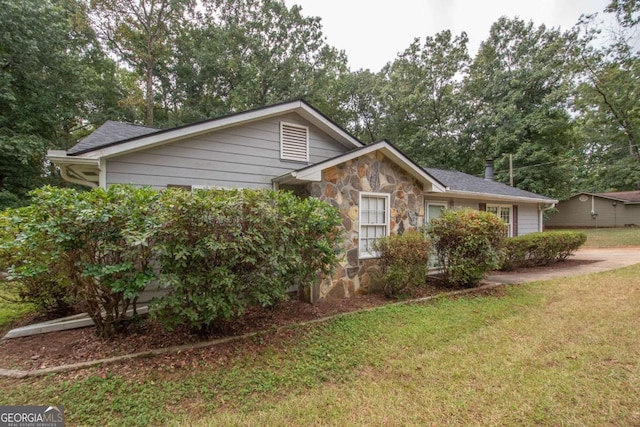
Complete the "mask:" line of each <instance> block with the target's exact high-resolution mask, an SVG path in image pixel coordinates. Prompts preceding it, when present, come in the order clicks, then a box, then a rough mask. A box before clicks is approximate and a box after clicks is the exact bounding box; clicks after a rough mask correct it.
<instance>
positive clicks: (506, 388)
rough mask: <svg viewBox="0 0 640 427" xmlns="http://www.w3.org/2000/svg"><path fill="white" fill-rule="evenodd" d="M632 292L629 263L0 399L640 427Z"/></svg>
mask: <svg viewBox="0 0 640 427" xmlns="http://www.w3.org/2000/svg"><path fill="white" fill-rule="evenodd" d="M639 289H640V265H636V266H632V267H629V268H626V269H621V270H617V271H612V272H606V273H600V274H596V275H591V276H582V277H575V278H568V279H559V280H554V281H547V282H539V283H533V284H528V285H522V286H519V287H511V288H508V289H507V291H506V295H504V296H499V297H497V296H483V297H466V298H458V299H441V300H438V301H437V302H434V303H430V304H423V305H409V306H394V307H386V308H383V309H380V310H377V311H374V312H366V313H358V314H354V315H350V316H348V317H343V318H340V319H337V320H334V321H331V322H329V323H326V324H322V325H316V326H313V327H304V328H299V329H298V330H297V331H295V332H294V333H293V336H292V337H290V338H289V340H285V341H284V343H282V345H276V344H265V345H262V346H260V343H259V342H258V341H260V340H257V341H254V344H257V345H258V347H257V348H258V350H255V351H251V352H244V351H243V350H242V347H238V349H237V351H235V352H234V353H233V354H232V355H231V356H230V359H228V360H225V361H221V362H220V363H208V364H205V363H203V364H201V365H196V366H191V367H190V368H189V369H179V368H174V367H170V366H163V365H162V361H161V360H157V359H149V360H148V361H147V362H146V363H148V364H149V365H150V366H154V368H153V369H151V370H149V371H148V373H145V372H144V371H140V370H134V371H129V372H128V373H126V374H125V375H121V374H119V373H117V372H118V369H117V368H116V367H113V368H112V370H113V371H114V373H113V374H109V375H97V372H98V371H88V372H84V373H80V374H79V373H70V374H65V375H58V376H50V377H46V378H40V379H27V380H8V379H2V380H0V389H2V390H3V393H1V394H0V404H52V405H58V404H60V405H64V406H65V411H66V413H67V415H68V420H69V423H68V425H127V426H135V425H140V426H143V425H160V424H163V425H167V424H169V425H180V424H182V425H195V426H218V425H229V426H236V425H248V426H252V425H256V426H265V425H266V426H269V425H274V426H280V425H335V426H343V425H362V426H365V425H366V426H369V425H389V426H395V425H398V426H400V425H536V426H538V425H542V426H557V425H562V426H583V425H640V330H639V329H638V327H637V325H638V318H639V315H640V308H639V307H640V291H639ZM265 341H266V342H267V343H269V342H272V341H271V340H270V339H265ZM212 351H215V350H212ZM92 372H93V373H92Z"/></svg>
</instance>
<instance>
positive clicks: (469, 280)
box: [428, 208, 505, 287]
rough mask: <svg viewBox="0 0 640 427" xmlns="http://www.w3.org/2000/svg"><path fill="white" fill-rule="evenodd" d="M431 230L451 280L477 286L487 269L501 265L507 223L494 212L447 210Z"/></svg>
mask: <svg viewBox="0 0 640 427" xmlns="http://www.w3.org/2000/svg"><path fill="white" fill-rule="evenodd" d="M428 231H429V235H430V236H431V238H432V242H433V246H434V248H435V249H436V252H437V256H438V261H439V263H440V266H441V268H442V272H443V275H444V279H445V280H446V281H447V282H448V283H451V284H454V285H458V286H466V287H471V286H476V285H477V284H478V283H479V282H480V280H481V279H482V278H483V277H484V274H485V273H486V272H487V271H491V270H494V269H496V268H498V267H499V266H500V245H501V243H502V241H503V240H504V231H505V223H504V221H502V220H501V219H500V218H498V217H497V216H496V215H494V214H492V213H489V212H480V211H475V210H472V209H468V208H467V209H459V210H458V209H456V210H445V211H443V213H442V216H440V217H439V218H436V219H434V220H432V221H431V224H430V226H429V230H428Z"/></svg>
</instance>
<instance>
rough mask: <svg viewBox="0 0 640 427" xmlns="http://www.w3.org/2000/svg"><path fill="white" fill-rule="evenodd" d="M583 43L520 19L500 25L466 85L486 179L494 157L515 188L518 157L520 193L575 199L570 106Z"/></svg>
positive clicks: (500, 172)
mask: <svg viewBox="0 0 640 427" xmlns="http://www.w3.org/2000/svg"><path fill="white" fill-rule="evenodd" d="M575 40H576V34H575V32H564V33H563V32H561V31H560V30H557V29H547V28H546V27H545V26H544V25H541V26H539V27H535V26H534V25H533V23H532V22H529V23H526V22H524V21H522V20H520V19H508V18H506V17H502V18H500V19H499V20H498V21H497V22H496V23H494V24H493V26H492V27H491V31H490V34H489V38H488V39H487V40H485V41H484V42H483V43H482V44H481V45H480V50H479V51H478V54H477V56H476V57H475V59H474V61H473V64H472V66H471V69H470V73H469V76H468V78H467V79H466V84H465V88H466V92H467V93H468V94H469V96H470V99H469V105H470V107H471V110H472V111H473V112H474V116H473V118H472V120H471V122H470V126H469V129H468V131H469V134H470V136H471V137H472V138H473V139H474V140H476V146H475V147H474V148H475V150H476V152H477V153H478V154H479V155H477V156H476V160H477V163H476V165H475V166H474V168H475V169H476V170H477V171H478V172H479V171H480V170H481V167H482V166H481V162H482V160H483V158H485V157H493V158H495V159H496V166H497V170H498V173H497V174H496V177H497V179H498V180H500V181H502V182H507V173H508V166H507V156H505V154H509V153H510V154H513V159H514V165H515V172H514V184H515V185H516V186H517V187H519V188H522V189H525V190H529V191H533V192H536V193H540V194H545V195H548V196H551V197H560V198H561V197H563V196H565V195H567V194H568V193H569V191H570V188H569V183H570V180H571V176H572V169H571V164H570V150H569V149H570V148H571V147H572V146H573V145H574V144H575V142H574V139H575V136H574V132H573V129H572V124H571V120H570V117H569V114H568V112H567V99H568V95H569V93H570V92H569V91H570V89H571V88H572V85H573V78H572V74H571V71H572V70H571V68H570V67H569V65H570V64H571V63H572V62H571V61H572V59H573V58H574V55H575Z"/></svg>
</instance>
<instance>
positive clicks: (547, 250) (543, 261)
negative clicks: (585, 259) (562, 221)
mask: <svg viewBox="0 0 640 427" xmlns="http://www.w3.org/2000/svg"><path fill="white" fill-rule="evenodd" d="M586 240H587V235H586V234H585V233H583V232H580V231H545V232H542V233H532V234H527V235H525V236H518V237H510V238H508V239H506V240H505V242H504V248H503V254H502V266H501V269H502V270H514V269H516V268H523V267H535V266H544V265H549V264H552V263H554V262H557V261H562V260H564V259H566V258H567V257H568V256H569V255H571V254H573V253H574V252H575V251H576V250H578V248H580V246H582V245H583V244H584V242H586Z"/></svg>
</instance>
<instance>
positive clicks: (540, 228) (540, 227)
mask: <svg viewBox="0 0 640 427" xmlns="http://www.w3.org/2000/svg"><path fill="white" fill-rule="evenodd" d="M555 207H556V204H555V203H549V204H548V205H540V214H539V216H538V231H544V211H548V210H551V209H553V208H555Z"/></svg>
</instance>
